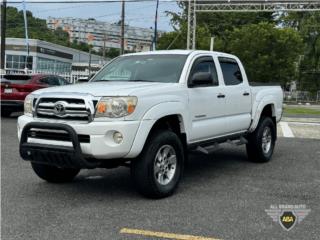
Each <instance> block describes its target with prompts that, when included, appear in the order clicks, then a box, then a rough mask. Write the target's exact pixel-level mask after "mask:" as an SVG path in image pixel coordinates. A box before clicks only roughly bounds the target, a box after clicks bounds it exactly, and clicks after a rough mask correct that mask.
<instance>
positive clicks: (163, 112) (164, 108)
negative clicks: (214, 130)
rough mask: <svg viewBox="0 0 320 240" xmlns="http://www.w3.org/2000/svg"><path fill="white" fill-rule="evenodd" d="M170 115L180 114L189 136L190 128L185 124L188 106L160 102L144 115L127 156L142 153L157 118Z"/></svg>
mask: <svg viewBox="0 0 320 240" xmlns="http://www.w3.org/2000/svg"><path fill="white" fill-rule="evenodd" d="M170 115H178V116H179V117H180V122H181V124H182V125H181V128H182V129H181V130H182V132H185V133H186V135H187V136H188V132H187V129H188V128H187V127H186V126H185V124H186V123H187V109H186V106H185V105H183V104H182V103H181V102H174V101H172V102H162V103H159V104H157V105H154V106H153V107H151V108H150V109H149V110H148V111H147V112H146V113H145V114H144V116H143V117H142V120H141V122H140V125H139V128H138V131H137V133H136V136H135V139H134V142H133V144H132V146H131V149H130V152H129V153H128V154H127V155H126V158H135V157H137V156H138V155H139V154H140V153H141V151H142V149H143V147H144V144H145V142H146V140H147V138H148V136H149V133H150V131H151V129H152V127H153V126H154V124H155V123H156V122H157V120H159V119H161V118H163V117H166V116H170Z"/></svg>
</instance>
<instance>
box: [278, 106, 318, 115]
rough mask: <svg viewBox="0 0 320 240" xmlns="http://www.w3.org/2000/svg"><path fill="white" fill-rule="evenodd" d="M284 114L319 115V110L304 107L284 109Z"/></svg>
mask: <svg viewBox="0 0 320 240" xmlns="http://www.w3.org/2000/svg"><path fill="white" fill-rule="evenodd" d="M284 113H285V114H297V115H299V114H301V115H320V110H318V109H312V108H306V107H285V108H284Z"/></svg>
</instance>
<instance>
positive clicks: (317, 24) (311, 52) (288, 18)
mask: <svg viewBox="0 0 320 240" xmlns="http://www.w3.org/2000/svg"><path fill="white" fill-rule="evenodd" d="M281 23H282V24H283V25H285V26H289V27H292V28H295V29H296V30H297V31H298V32H299V33H300V35H301V37H302V38H303V42H304V51H303V53H302V55H301V58H300V62H299V74H298V80H299V81H298V87H299V88H300V89H301V90H309V91H311V92H316V91H317V90H319V89H320V12H298V13H289V14H284V15H283V16H282V17H281Z"/></svg>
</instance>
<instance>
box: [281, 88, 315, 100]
mask: <svg viewBox="0 0 320 240" xmlns="http://www.w3.org/2000/svg"><path fill="white" fill-rule="evenodd" d="M283 99H284V102H287V103H307V102H309V103H320V90H318V91H317V92H315V93H312V92H309V91H291V92H287V91H285V92H284V96H283Z"/></svg>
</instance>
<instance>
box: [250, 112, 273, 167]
mask: <svg viewBox="0 0 320 240" xmlns="http://www.w3.org/2000/svg"><path fill="white" fill-rule="evenodd" d="M276 134H277V133H276V126H275V124H274V122H273V121H272V119H271V118H270V117H262V118H261V119H260V121H259V124H258V126H257V128H256V130H255V131H254V132H253V133H251V134H250V135H249V136H248V143H247V154H248V158H249V160H251V161H253V162H268V161H270V160H271V157H272V154H273V150H274V146H275V141H276Z"/></svg>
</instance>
